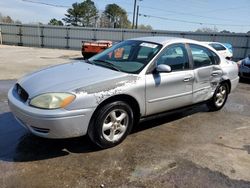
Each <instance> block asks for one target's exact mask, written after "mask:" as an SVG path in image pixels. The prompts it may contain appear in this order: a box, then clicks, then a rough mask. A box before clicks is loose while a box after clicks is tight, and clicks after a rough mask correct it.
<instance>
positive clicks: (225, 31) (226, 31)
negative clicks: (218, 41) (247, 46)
mask: <svg viewBox="0 0 250 188" xmlns="http://www.w3.org/2000/svg"><path fill="white" fill-rule="evenodd" d="M220 33H231V32H230V31H228V30H225V29H224V30H223V31H221V32H220Z"/></svg>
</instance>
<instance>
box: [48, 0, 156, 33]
mask: <svg viewBox="0 0 250 188" xmlns="http://www.w3.org/2000/svg"><path fill="white" fill-rule="evenodd" d="M63 22H64V23H65V25H67V26H79V27H102V28H105V27H106V28H131V22H130V21H129V19H128V14H127V12H126V10H125V9H123V8H122V7H120V6H119V5H117V4H115V3H113V4H108V5H106V7H105V10H104V11H103V12H102V13H99V11H98V9H97V8H96V6H95V3H94V2H93V1H92V0H85V1H83V2H81V3H77V2H76V3H73V4H72V7H71V8H69V9H68V10H67V13H66V14H65V17H64V18H62V20H57V19H55V18H53V19H51V20H50V22H49V23H48V24H49V25H58V26H62V25H64V23H63ZM138 28H139V29H147V30H152V29H153V28H152V27H151V26H150V25H142V24H141V25H139V26H138Z"/></svg>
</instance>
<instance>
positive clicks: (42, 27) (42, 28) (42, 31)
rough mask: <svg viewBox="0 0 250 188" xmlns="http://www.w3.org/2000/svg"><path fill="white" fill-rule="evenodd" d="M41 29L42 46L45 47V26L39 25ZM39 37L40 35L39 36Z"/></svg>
mask: <svg viewBox="0 0 250 188" xmlns="http://www.w3.org/2000/svg"><path fill="white" fill-rule="evenodd" d="M38 27H39V28H40V29H41V33H40V38H41V47H42V48H43V47H44V26H40V25H39V26H38ZM38 37H39V36H38Z"/></svg>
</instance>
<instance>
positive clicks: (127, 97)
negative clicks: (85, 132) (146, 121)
mask: <svg viewBox="0 0 250 188" xmlns="http://www.w3.org/2000/svg"><path fill="white" fill-rule="evenodd" d="M115 101H123V102H125V103H127V104H128V105H129V106H130V107H131V109H132V111H133V115H134V123H135V124H136V123H138V121H139V120H140V117H141V113H140V106H139V103H138V101H137V100H136V99H135V98H134V97H132V96H131V95H127V94H120V95H115V96H112V97H109V98H107V99H105V100H104V101H102V102H101V103H100V104H99V105H98V106H97V108H96V109H95V111H94V113H93V114H92V117H91V119H90V124H92V122H93V118H95V116H96V113H97V112H98V111H99V109H101V108H102V107H103V106H105V105H106V104H108V103H111V102H115ZM89 127H90V126H89ZM88 129H89V128H88Z"/></svg>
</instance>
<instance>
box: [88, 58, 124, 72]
mask: <svg viewBox="0 0 250 188" xmlns="http://www.w3.org/2000/svg"><path fill="white" fill-rule="evenodd" d="M93 61H94V62H100V63H103V64H102V65H104V66H105V67H109V68H111V69H113V70H116V71H119V72H121V70H120V69H118V68H117V67H116V66H115V65H114V64H113V63H110V62H108V61H105V60H101V59H95V60H93ZM106 65H108V66H106Z"/></svg>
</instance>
